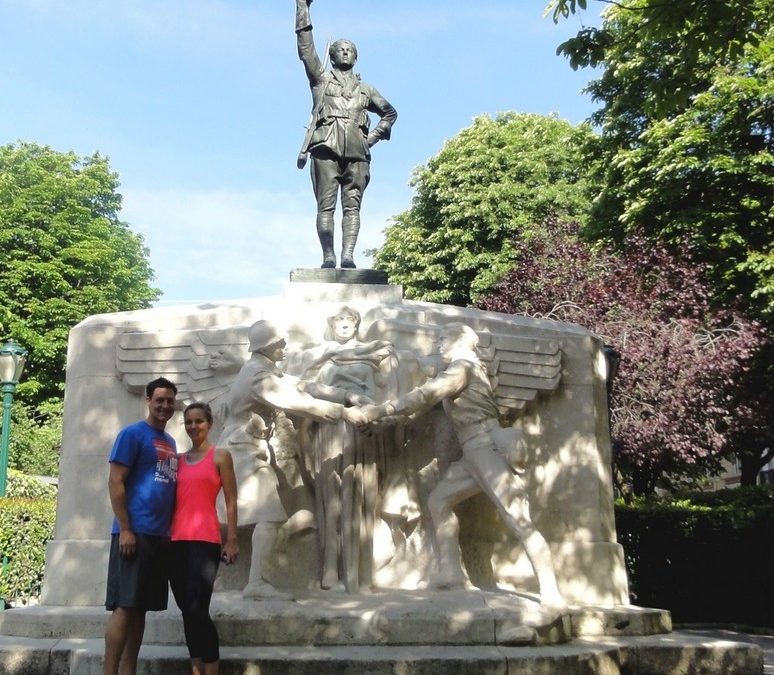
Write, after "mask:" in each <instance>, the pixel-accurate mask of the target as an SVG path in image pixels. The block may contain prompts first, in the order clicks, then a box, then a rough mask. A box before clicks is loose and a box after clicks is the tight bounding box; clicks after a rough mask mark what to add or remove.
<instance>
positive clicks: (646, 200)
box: [550, 0, 774, 324]
mask: <svg viewBox="0 0 774 675" xmlns="http://www.w3.org/2000/svg"><path fill="white" fill-rule="evenodd" d="M578 6H579V5H578ZM550 9H553V10H554V11H555V16H557V17H558V16H561V15H562V14H567V13H569V12H571V11H574V10H575V9H576V5H575V3H573V2H571V0H554V2H552V3H551V6H550ZM773 10H774V4H773V3H772V0H684V1H681V2H663V0H621V2H616V3H614V4H612V5H611V7H610V8H609V9H608V10H607V11H606V12H605V15H604V21H603V25H602V27H601V28H599V29H594V28H592V29H584V30H583V31H581V32H580V33H579V34H578V36H576V37H575V38H573V39H572V40H569V41H568V42H566V43H564V44H563V45H561V46H560V48H559V51H560V52H562V53H564V54H565V55H567V56H568V57H569V58H570V62H571V64H572V65H573V66H574V67H578V66H587V65H597V64H599V65H601V66H603V67H604V71H603V73H602V75H601V77H599V78H598V79H597V80H595V81H593V82H592V83H591V84H590V85H589V87H588V91H589V93H590V94H591V95H592V97H593V98H594V99H595V100H596V101H599V102H600V103H601V104H602V107H601V108H600V109H599V110H598V111H597V112H596V113H594V115H593V116H592V121H593V122H594V123H595V124H596V125H598V126H599V128H600V130H601V143H600V144H599V146H598V147H597V148H596V152H598V153H599V162H598V163H597V164H596V167H597V172H598V178H599V183H600V184H601V186H602V189H601V192H600V194H599V196H598V197H597V198H596V199H595V201H594V204H593V207H592V211H591V215H590V218H589V223H590V228H589V230H588V232H589V233H590V234H591V235H592V236H595V237H601V238H609V239H610V240H612V241H617V242H620V241H622V240H624V238H625V236H626V234H627V233H628V232H632V231H634V230H635V229H636V230H638V231H641V232H643V233H644V234H645V236H647V237H649V238H651V239H658V240H661V241H662V242H664V243H666V244H668V245H669V246H672V247H673V248H677V247H679V246H682V245H688V246H690V247H691V248H692V250H693V254H694V255H695V256H696V257H697V259H699V260H701V261H703V262H706V263H707V264H708V265H709V269H708V272H709V274H710V278H711V280H712V283H713V287H714V288H715V290H716V295H717V297H718V298H719V299H721V300H729V299H732V298H736V297H742V298H744V299H745V302H746V303H747V309H748V311H750V312H752V313H753V314H754V315H756V316H759V317H761V318H762V319H763V320H764V321H766V322H767V323H770V324H771V323H772V322H773V321H774V172H773V171H772V166H773V165H774V28H773V27H772V15H774V11H773Z"/></svg>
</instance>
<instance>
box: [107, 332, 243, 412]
mask: <svg viewBox="0 0 774 675" xmlns="http://www.w3.org/2000/svg"><path fill="white" fill-rule="evenodd" d="M247 329H248V326H235V327H232V328H204V329H196V330H178V331H163V332H144V331H143V332H139V331H138V332H126V333H123V334H122V335H121V336H120V337H119V339H118V341H117V343H116V372H117V374H118V377H119V379H120V380H121V381H122V382H123V383H124V385H125V386H126V388H127V389H128V390H129V391H130V392H132V393H134V394H139V395H140V396H143V395H144V394H145V385H146V384H147V383H148V382H150V381H151V380H153V379H154V378H156V377H166V378H168V379H169V380H171V381H172V382H174V383H175V384H176V385H177V387H178V396H177V398H178V401H180V402H181V403H182V404H187V403H190V402H192V401H204V402H206V403H210V404H212V403H213V402H215V401H217V400H219V399H220V397H221V396H223V394H224V393H225V392H226V391H228V388H229V387H230V385H231V383H232V382H233V381H234V378H235V377H236V375H237V373H238V372H239V368H240V367H241V366H242V364H243V363H244V361H245V359H246V358H247V357H248V352H247V345H248V341H247Z"/></svg>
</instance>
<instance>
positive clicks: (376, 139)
mask: <svg viewBox="0 0 774 675" xmlns="http://www.w3.org/2000/svg"><path fill="white" fill-rule="evenodd" d="M378 142H379V137H378V136H377V135H376V134H375V133H374V132H373V131H372V132H371V133H370V134H368V138H366V143H368V147H369V148H373V147H374V146H375V145H376V144H377V143H378Z"/></svg>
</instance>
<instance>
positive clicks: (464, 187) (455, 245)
mask: <svg viewBox="0 0 774 675" xmlns="http://www.w3.org/2000/svg"><path fill="white" fill-rule="evenodd" d="M593 138H594V137H593V134H592V131H591V129H590V128H589V127H588V126H587V125H581V126H577V127H576V126H573V125H572V124H570V123H569V122H566V121H564V120H561V119H559V118H557V117H556V116H550V117H546V116H542V115H534V114H519V113H512V112H511V113H504V114H500V115H497V116H496V117H494V118H492V117H488V116H482V117H478V118H476V119H475V120H474V122H473V125H472V126H471V127H468V128H467V129H463V130H462V131H461V132H460V133H459V134H458V135H457V136H456V137H455V138H453V139H452V140H450V141H448V142H447V143H446V144H445V145H444V147H443V148H442V150H441V151H440V152H439V153H438V154H437V155H436V156H435V157H433V158H431V159H430V160H429V161H428V163H427V165H426V166H423V167H420V168H418V169H417V170H415V172H414V175H413V177H412V181H411V184H412V186H413V187H414V188H415V194H414V197H413V201H412V206H411V208H410V209H409V210H408V211H404V212H403V213H401V214H399V215H398V216H396V217H395V218H394V220H393V222H392V223H391V224H390V225H389V226H388V227H387V229H386V231H385V242H384V245H383V246H382V247H381V248H380V249H378V250H377V251H376V253H375V257H374V266H375V267H376V268H378V269H382V270H385V271H387V272H388V274H389V277H390V281H391V282H392V283H398V284H403V286H404V289H405V291H406V296H407V297H409V298H414V299H420V300H427V301H433V302H443V303H450V304H456V305H467V304H469V303H470V302H471V301H472V300H475V299H476V298H478V297H479V296H481V295H482V294H483V293H486V292H487V291H489V290H491V289H492V288H493V287H494V285H495V284H496V283H497V281H499V280H500V279H501V278H502V277H503V276H504V275H505V274H506V273H507V272H508V271H509V270H510V268H511V267H512V264H513V260H514V258H513V246H512V242H513V239H514V237H515V236H521V235H528V234H529V232H530V231H532V230H533V229H534V228H535V227H537V226H538V224H539V223H541V222H543V220H544V219H545V218H546V217H547V216H548V215H551V214H555V215H558V216H560V217H563V218H581V219H582V218H583V217H584V216H585V214H586V212H587V209H588V206H589V200H588V191H589V188H588V183H587V180H586V178H585V175H586V172H585V170H584V164H583V157H584V146H585V145H586V144H588V143H591V142H592V141H593Z"/></svg>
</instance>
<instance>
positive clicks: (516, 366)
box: [476, 331, 562, 417]
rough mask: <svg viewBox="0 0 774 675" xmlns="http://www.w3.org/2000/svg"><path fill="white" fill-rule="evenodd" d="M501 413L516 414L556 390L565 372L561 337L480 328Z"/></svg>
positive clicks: (483, 358) (481, 345) (481, 348)
mask: <svg viewBox="0 0 774 675" xmlns="http://www.w3.org/2000/svg"><path fill="white" fill-rule="evenodd" d="M476 332H477V333H478V339H479V343H478V351H479V355H480V356H481V361H482V362H483V363H485V364H486V368H487V373H488V375H489V379H490V380H491V381H492V388H493V389H494V392H495V398H496V399H497V405H498V408H499V409H500V413H501V414H502V415H503V416H505V417H508V416H512V415H513V414H514V413H516V412H518V411H520V410H522V409H523V408H524V406H526V405H527V403H529V402H530V401H533V400H535V398H536V397H537V395H538V394H539V393H549V392H552V391H554V389H556V387H557V386H558V385H559V381H560V379H561V371H562V351H561V348H560V345H559V341H558V340H551V339H545V338H535V337H516V336H513V335H505V334H503V333H491V332H489V331H476Z"/></svg>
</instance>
